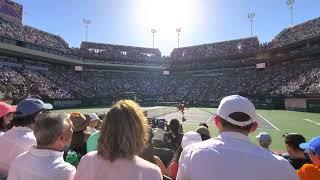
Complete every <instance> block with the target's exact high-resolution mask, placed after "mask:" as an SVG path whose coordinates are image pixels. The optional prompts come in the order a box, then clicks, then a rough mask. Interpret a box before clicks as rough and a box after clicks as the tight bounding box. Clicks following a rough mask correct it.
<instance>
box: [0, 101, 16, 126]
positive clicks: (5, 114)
mask: <svg viewBox="0 0 320 180" xmlns="http://www.w3.org/2000/svg"><path fill="white" fill-rule="evenodd" d="M15 111H16V106H10V105H9V104H7V103H4V102H0V131H5V130H6V128H7V125H8V124H9V123H10V122H11V121H12V119H13V113H14V112H15Z"/></svg>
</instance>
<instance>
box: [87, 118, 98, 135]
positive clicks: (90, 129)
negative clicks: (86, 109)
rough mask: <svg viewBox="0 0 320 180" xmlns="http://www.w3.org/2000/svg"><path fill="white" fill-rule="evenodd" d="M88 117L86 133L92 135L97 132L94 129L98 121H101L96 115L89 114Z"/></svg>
mask: <svg viewBox="0 0 320 180" xmlns="http://www.w3.org/2000/svg"><path fill="white" fill-rule="evenodd" d="M89 116H90V123H89V125H88V127H87V133H88V134H93V133H95V132H97V131H98V130H97V129H96V127H97V125H98V123H99V121H101V119H100V118H99V116H98V115H97V114H96V113H92V114H89Z"/></svg>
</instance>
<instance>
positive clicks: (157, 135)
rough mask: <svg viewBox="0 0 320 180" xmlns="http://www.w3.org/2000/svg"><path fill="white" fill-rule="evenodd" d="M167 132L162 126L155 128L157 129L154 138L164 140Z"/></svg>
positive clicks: (154, 131)
mask: <svg viewBox="0 0 320 180" xmlns="http://www.w3.org/2000/svg"><path fill="white" fill-rule="evenodd" d="M165 133H166V132H165V131H164V130H163V129H161V128H155V130H153V138H154V139H159V140H162V141H163V138H164V134H165Z"/></svg>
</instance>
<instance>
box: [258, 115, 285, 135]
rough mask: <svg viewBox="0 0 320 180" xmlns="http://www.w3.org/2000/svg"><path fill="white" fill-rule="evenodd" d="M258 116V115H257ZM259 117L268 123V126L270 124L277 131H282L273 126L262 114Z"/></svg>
mask: <svg viewBox="0 0 320 180" xmlns="http://www.w3.org/2000/svg"><path fill="white" fill-rule="evenodd" d="M257 114H258V113H257ZM258 116H260V117H261V118H262V119H263V120H264V121H266V122H267V123H268V124H270V125H271V126H272V127H273V128H275V129H276V130H278V131H280V129H279V128H277V127H276V126H275V125H273V124H272V123H271V122H270V121H268V120H267V119H266V118H264V117H262V116H261V115H260V114H258Z"/></svg>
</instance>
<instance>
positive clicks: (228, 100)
mask: <svg viewBox="0 0 320 180" xmlns="http://www.w3.org/2000/svg"><path fill="white" fill-rule="evenodd" d="M235 112H242V113H245V114H247V115H248V116H249V117H250V119H249V120H247V121H239V120H236V119H232V118H231V117H230V114H232V113H235ZM217 115H218V116H219V117H221V118H223V119H224V120H226V121H228V122H229V123H231V124H234V125H237V126H241V127H244V126H247V125H249V124H252V123H254V122H257V113H256V108H255V107H254V105H253V104H252V102H251V101H249V100H248V99H247V98H244V97H242V96H239V95H231V96H226V97H224V98H223V99H222V100H221V101H220V104H219V107H218V111H217Z"/></svg>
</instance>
